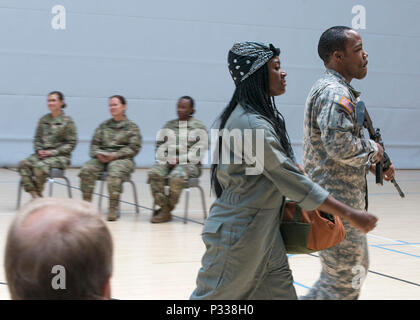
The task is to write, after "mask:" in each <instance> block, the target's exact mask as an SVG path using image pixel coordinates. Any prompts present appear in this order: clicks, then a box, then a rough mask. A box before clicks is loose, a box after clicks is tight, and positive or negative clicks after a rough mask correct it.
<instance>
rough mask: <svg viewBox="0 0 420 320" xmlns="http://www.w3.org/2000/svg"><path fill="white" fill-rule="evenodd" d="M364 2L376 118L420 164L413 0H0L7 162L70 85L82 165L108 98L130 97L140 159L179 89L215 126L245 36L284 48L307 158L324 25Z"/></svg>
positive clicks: (293, 132) (0, 86) (147, 160)
mask: <svg viewBox="0 0 420 320" xmlns="http://www.w3.org/2000/svg"><path fill="white" fill-rule="evenodd" d="M57 4H60V5H63V6H64V7H65V8H66V29H65V30H54V29H53V28H52V27H51V20H52V19H53V17H54V14H52V13H51V9H52V7H53V6H54V5H57ZM357 4H361V5H363V6H364V7H365V8H366V29H365V30H360V33H361V35H362V37H363V41H364V46H365V49H366V50H367V51H368V53H369V65H368V68H369V70H368V76H367V77H366V78H365V79H364V80H362V81H357V80H355V81H354V82H352V84H353V86H354V87H356V88H357V89H360V90H361V91H362V98H363V99H364V101H365V102H366V104H367V106H368V108H369V110H370V113H371V116H372V118H373V119H374V124H375V125H376V126H379V127H381V128H382V134H383V138H384V140H385V142H386V147H387V148H388V153H389V154H390V156H391V158H392V159H393V161H394V163H395V164H396V166H397V167H398V168H420V160H419V159H420V123H419V120H420V86H419V84H420V60H419V54H418V52H419V51H420V41H419V38H420V22H419V21H420V20H419V19H418V16H419V14H420V2H419V1H414V0H411V1H410V0H406V1H396V0H394V1H392V0H370V1H362V0H358V1H351V0H347V1H333V0H324V1H309V0H288V1H279V0H261V1H250V0H241V1H238V0H235V1H227V0H224V1H222V0H212V1H201V0H177V1H170V0H168V1H140V0H124V1H109V0H108V1H104V0H102V1H99V0H89V1H81V0H71V1H70V0H60V1H58V0H55V1H49V0H42V1H33V0H19V1H17V0H0V39H1V45H0V70H1V71H2V72H1V77H0V108H1V110H2V112H1V116H0V150H1V151H0V165H16V164H17V163H18V161H19V160H21V159H22V158H24V157H26V156H28V155H29V154H30V153H31V152H32V137H33V134H34V131H35V126H36V123H37V121H38V119H39V118H40V117H41V116H42V115H43V114H45V113H47V112H48V109H47V107H46V94H47V93H48V92H49V91H52V90H60V91H62V92H63V93H64V94H65V96H66V100H67V104H68V108H67V109H66V112H67V114H69V115H70V116H71V117H73V119H74V120H75V121H76V124H77V127H78V132H79V143H78V145H77V148H76V150H75V152H74V153H73V165H75V166H79V165H81V164H82V163H83V162H85V161H86V160H88V146H89V141H90V138H91V136H92V134H93V131H94V129H95V128H96V127H97V126H98V124H99V123H100V122H102V121H103V120H105V119H107V118H109V114H108V107H107V97H108V96H110V95H112V94H122V95H124V96H126V97H127V99H128V116H129V118H131V119H132V120H134V121H135V122H137V123H138V124H139V126H140V129H141V132H142V135H143V138H144V141H145V143H144V146H143V149H142V150H141V152H140V154H139V156H138V157H137V158H136V162H137V164H138V166H139V167H144V166H149V165H150V164H152V163H153V160H154V151H153V150H154V139H155V135H156V132H157V130H158V129H159V128H161V127H162V126H163V124H164V123H165V122H166V121H167V120H170V119H172V118H175V104H176V100H177V98H178V97H179V96H181V95H185V94H188V95H191V96H193V97H194V98H195V99H196V102H197V112H196V117H197V118H198V119H200V120H202V121H204V122H205V124H206V125H207V126H208V127H210V126H211V124H212V122H213V120H214V119H215V118H216V116H217V114H218V113H219V112H220V111H221V110H222V108H223V107H224V106H225V105H226V103H227V102H228V101H229V99H230V97H231V94H232V92H233V83H232V80H231V79H230V76H229V73H228V71H227V67H226V56H227V52H228V49H229V48H230V47H231V46H232V44H233V43H234V42H236V41H244V40H256V41H263V42H273V43H274V44H276V45H277V46H280V48H281V50H282V53H281V56H280V58H281V61H282V65H283V67H284V68H285V69H286V71H287V72H288V76H287V80H288V86H287V93H286V94H285V95H283V96H281V97H278V98H277V105H278V108H279V109H280V110H281V112H282V113H283V114H284V116H285V118H286V120H287V128H288V131H289V134H290V136H291V138H292V141H293V143H294V149H295V151H296V153H297V155H298V159H300V157H301V148H302V146H301V141H302V127H303V126H302V122H303V108H304V102H305V99H306V95H307V93H308V91H309V89H310V87H311V85H312V83H313V82H314V81H315V80H316V79H317V77H319V76H320V75H321V74H322V72H323V65H322V63H321V60H320V59H319V58H318V56H317V53H316V46H317V42H318V39H319V36H320V35H321V33H322V31H324V30H325V29H327V28H328V27H330V26H333V25H349V26H351V23H352V19H353V17H354V14H352V12H351V11H352V7H353V6H354V5H357Z"/></svg>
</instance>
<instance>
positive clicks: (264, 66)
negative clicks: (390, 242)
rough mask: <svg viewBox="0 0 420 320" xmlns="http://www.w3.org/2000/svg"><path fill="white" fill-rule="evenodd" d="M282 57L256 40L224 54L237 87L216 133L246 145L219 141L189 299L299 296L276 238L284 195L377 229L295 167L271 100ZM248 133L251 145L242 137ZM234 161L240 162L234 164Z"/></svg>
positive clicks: (278, 90) (280, 84)
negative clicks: (213, 197)
mask: <svg viewBox="0 0 420 320" xmlns="http://www.w3.org/2000/svg"><path fill="white" fill-rule="evenodd" d="M279 54H280V50H279V49H278V48H275V47H274V46H273V45H272V44H270V46H266V45H264V44H261V43H255V42H243V43H237V44H235V45H234V46H233V47H232V49H231V50H230V51H229V55H228V64H229V71H230V73H231V76H232V78H233V80H234V82H235V85H236V89H235V92H234V94H233V97H232V100H231V101H230V103H229V105H228V106H227V107H226V108H225V110H224V111H223V113H222V115H221V116H220V119H219V129H227V130H228V131H230V132H232V130H233V129H236V133H237V132H238V129H239V131H240V132H241V133H242V137H243V140H244V145H245V147H244V148H243V149H242V148H237V147H236V145H235V148H234V149H233V150H232V143H231V139H230V138H227V139H226V138H225V137H223V138H219V148H218V151H219V154H218V155H217V157H220V158H219V159H222V161H219V162H218V163H217V164H213V165H212V186H213V189H214V190H215V192H216V195H217V199H216V201H215V202H214V203H213V205H212V207H211V210H210V215H209V218H208V219H207V221H206V223H205V225H204V228H203V232H202V239H203V241H204V243H205V245H206V252H205V254H204V256H203V258H202V267H201V268H200V270H199V272H198V276H197V288H196V289H195V290H194V292H193V293H192V295H191V299H218V300H224V299H296V298H297V296H296V291H295V289H294V287H293V278H292V273H291V270H290V269H289V264H288V261H287V255H286V250H285V247H284V244H283V239H282V236H281V233H280V222H281V221H280V208H281V206H282V202H283V197H287V198H289V199H291V200H293V201H296V202H297V203H298V205H299V206H301V207H302V208H304V209H305V210H314V209H319V210H322V211H324V212H327V213H330V214H333V215H336V216H339V217H340V218H343V219H347V220H348V221H349V222H350V223H351V224H352V225H354V226H355V227H358V228H360V229H361V230H362V231H364V232H369V231H370V230H372V229H373V228H374V227H375V226H376V221H377V218H376V217H375V216H373V215H371V214H370V213H367V212H365V211H360V210H355V209H352V208H350V207H348V206H346V205H344V204H342V203H341V202H339V201H338V200H336V199H334V198H333V197H332V196H330V195H329V194H328V192H327V191H325V190H324V189H323V188H321V187H320V186H319V185H317V184H316V183H314V182H312V181H311V180H310V179H309V178H308V177H307V176H305V175H304V173H302V171H303V170H302V169H301V167H300V166H299V165H297V164H296V162H295V157H294V154H293V150H292V148H291V145H290V140H289V137H288V135H287V132H286V128H285V123H284V119H283V117H282V115H281V114H280V113H279V111H278V110H277V108H276V106H275V103H274V98H273V97H274V96H278V95H281V94H283V93H284V92H285V87H286V81H285V77H286V72H284V71H283V70H282V69H281V67H280V59H279ZM258 129H260V130H258ZM249 130H251V131H252V138H253V139H252V142H251V143H249V141H250V140H249V139H248V140H247V139H246V138H247V133H246V131H248V132H249ZM258 131H259V133H260V134H261V132H262V135H259V134H258ZM236 135H237V134H236ZM222 150H223V151H224V150H230V151H229V152H230V157H229V156H228V157H225V159H226V158H230V160H231V161H230V163H229V164H226V161H223V157H222V154H223V152H221V151H222ZM255 154H256V156H255ZM235 157H236V159H235V160H237V158H239V159H241V160H242V163H241V164H238V161H236V163H233V161H232V160H233V159H234V158H235ZM214 159H217V158H214ZM252 160H253V161H254V163H252Z"/></svg>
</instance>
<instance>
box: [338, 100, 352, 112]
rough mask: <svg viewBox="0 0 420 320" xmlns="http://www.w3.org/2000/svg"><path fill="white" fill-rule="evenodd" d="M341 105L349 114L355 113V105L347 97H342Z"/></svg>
mask: <svg viewBox="0 0 420 320" xmlns="http://www.w3.org/2000/svg"><path fill="white" fill-rule="evenodd" d="M339 104H340V105H341V106H342V107H344V108H345V109H346V110H347V111H348V112H350V114H352V113H353V111H354V107H355V105H354V103H353V102H351V101H350V100H349V99H347V98H346V97H345V96H342V97H341V99H340V102H339Z"/></svg>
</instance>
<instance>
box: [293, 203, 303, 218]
mask: <svg viewBox="0 0 420 320" xmlns="http://www.w3.org/2000/svg"><path fill="white" fill-rule="evenodd" d="M295 206H296V210H295V214H294V215H293V222H300V218H301V217H302V208H301V207H299V206H298V205H297V204H295Z"/></svg>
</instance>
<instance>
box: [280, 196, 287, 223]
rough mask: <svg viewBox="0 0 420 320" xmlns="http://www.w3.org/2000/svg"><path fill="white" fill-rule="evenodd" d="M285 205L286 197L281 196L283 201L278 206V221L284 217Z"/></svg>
mask: <svg viewBox="0 0 420 320" xmlns="http://www.w3.org/2000/svg"><path fill="white" fill-rule="evenodd" d="M285 207H286V197H283V202H282V203H281V207H280V221H282V220H283V217H284V208H285Z"/></svg>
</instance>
